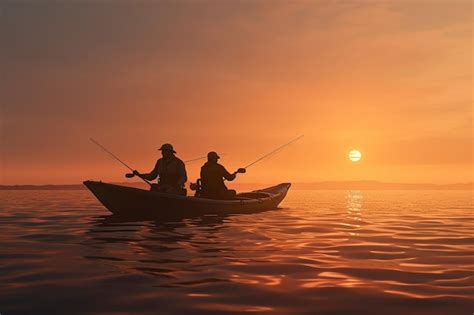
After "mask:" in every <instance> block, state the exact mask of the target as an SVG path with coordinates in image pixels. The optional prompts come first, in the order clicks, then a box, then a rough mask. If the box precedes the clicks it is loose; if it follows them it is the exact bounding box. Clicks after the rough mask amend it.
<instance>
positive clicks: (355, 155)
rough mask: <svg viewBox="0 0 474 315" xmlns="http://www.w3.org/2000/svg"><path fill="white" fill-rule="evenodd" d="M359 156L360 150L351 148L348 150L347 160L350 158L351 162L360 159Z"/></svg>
mask: <svg viewBox="0 0 474 315" xmlns="http://www.w3.org/2000/svg"><path fill="white" fill-rule="evenodd" d="M361 158H362V153H360V151H358V150H352V151H351V152H349V160H351V161H352V162H357V161H360V159H361Z"/></svg>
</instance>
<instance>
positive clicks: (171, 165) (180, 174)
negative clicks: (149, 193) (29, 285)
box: [127, 143, 188, 195]
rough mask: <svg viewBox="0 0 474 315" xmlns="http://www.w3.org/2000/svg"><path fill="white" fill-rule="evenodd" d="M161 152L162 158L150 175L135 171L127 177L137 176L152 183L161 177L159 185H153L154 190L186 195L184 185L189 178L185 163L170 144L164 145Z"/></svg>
mask: <svg viewBox="0 0 474 315" xmlns="http://www.w3.org/2000/svg"><path fill="white" fill-rule="evenodd" d="M159 150H160V151H161V155H162V158H161V159H159V160H158V161H156V165H155V168H154V169H153V170H152V171H151V172H150V173H148V174H141V173H139V172H138V171H136V170H135V171H133V173H132V174H127V177H130V176H131V175H132V176H134V175H136V176H139V177H141V178H143V179H146V180H150V181H151V180H154V179H155V178H157V177H159V178H158V184H153V185H152V190H156V191H159V192H164V193H170V194H178V195H186V189H185V188H184V184H185V183H186V181H187V180H188V178H187V175H186V167H185V166H184V162H183V161H181V160H180V159H179V158H178V157H177V156H176V155H175V153H176V151H175V150H174V148H173V146H172V145H171V144H169V143H165V144H163V145H162V146H161V148H159Z"/></svg>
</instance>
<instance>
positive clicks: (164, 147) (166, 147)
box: [158, 143, 176, 153]
mask: <svg viewBox="0 0 474 315" xmlns="http://www.w3.org/2000/svg"><path fill="white" fill-rule="evenodd" d="M158 150H160V151H171V152H173V153H176V151H175V150H174V149H173V146H172V145H171V144H169V143H165V144H163V145H162V146H161V148H159V149H158Z"/></svg>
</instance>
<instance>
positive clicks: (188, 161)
mask: <svg viewBox="0 0 474 315" xmlns="http://www.w3.org/2000/svg"><path fill="white" fill-rule="evenodd" d="M219 155H220V156H224V155H225V154H220V153H219ZM204 159H207V155H206V156H201V157H198V158H195V159H191V160H186V161H183V162H184V163H190V162H195V161H199V160H204Z"/></svg>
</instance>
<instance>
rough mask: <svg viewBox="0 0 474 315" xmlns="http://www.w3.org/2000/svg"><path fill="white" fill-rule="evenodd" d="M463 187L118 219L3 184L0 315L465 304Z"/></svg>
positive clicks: (468, 208)
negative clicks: (163, 218) (245, 211)
mask: <svg viewBox="0 0 474 315" xmlns="http://www.w3.org/2000/svg"><path fill="white" fill-rule="evenodd" d="M473 209H474V206H473V195H472V192H471V191H297V190H293V191H291V190H290V193H289V195H288V197H287V199H286V200H285V201H284V203H283V204H282V209H279V210H275V211H268V212H264V213H259V214H252V215H238V216H228V217H216V216H207V217H201V218H194V219H187V220H182V221H179V222H168V223H163V222H154V221H150V220H148V221H137V222H130V221H128V222H127V221H123V220H122V221H121V220H118V219H117V218H116V217H114V216H111V215H110V214H109V213H108V212H107V211H106V210H105V209H104V208H103V207H102V206H101V205H100V204H99V203H98V201H96V199H94V197H93V196H92V195H91V194H90V193H89V192H88V191H0V229H1V233H0V313H1V314H2V315H13V314H35V315H36V314H40V315H42V314H248V313H251V314H344V315H353V314H384V315H389V314H397V315H398V314H417V315H419V314H429V315H436V314H443V315H444V314H466V315H471V314H472V313H473V311H474V305H473V302H472V300H473V297H474V275H473V271H474V270H473V263H474V261H473V259H474V258H473V257H474V242H473V241H474V238H473V231H474V222H473V221H474V220H473V214H474V212H473Z"/></svg>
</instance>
